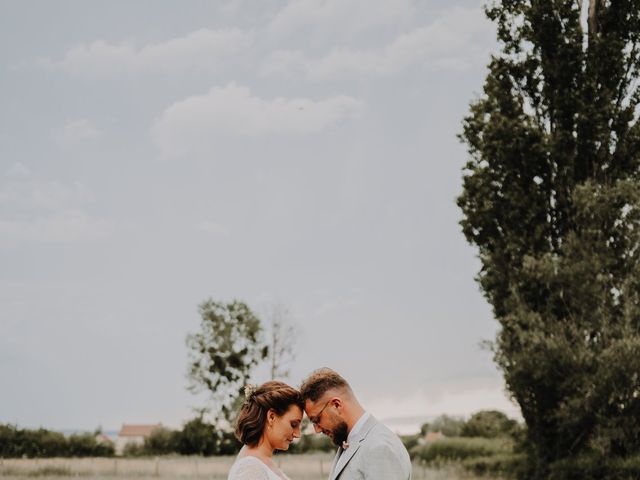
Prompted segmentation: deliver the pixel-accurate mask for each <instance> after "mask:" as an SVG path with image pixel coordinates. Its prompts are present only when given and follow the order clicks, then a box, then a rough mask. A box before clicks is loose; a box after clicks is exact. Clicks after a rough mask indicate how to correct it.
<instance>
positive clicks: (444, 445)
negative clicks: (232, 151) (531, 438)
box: [412, 437, 513, 464]
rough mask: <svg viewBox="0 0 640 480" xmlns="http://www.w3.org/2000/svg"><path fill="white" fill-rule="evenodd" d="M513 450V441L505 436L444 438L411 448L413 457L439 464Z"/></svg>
mask: <svg viewBox="0 0 640 480" xmlns="http://www.w3.org/2000/svg"><path fill="white" fill-rule="evenodd" d="M512 451H513V442H512V441H511V440H510V439H506V438H460V437H457V438H444V439H442V440H437V441H435V442H433V443H429V444H427V445H419V446H417V447H415V448H414V449H413V450H412V454H413V457H416V458H418V459H420V460H424V461H425V462H426V463H427V464H440V463H448V462H454V461H460V460H464V459H466V458H473V457H489V456H493V455H497V454H505V453H506V454H508V453H512Z"/></svg>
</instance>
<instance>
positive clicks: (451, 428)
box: [420, 415, 465, 437]
mask: <svg viewBox="0 0 640 480" xmlns="http://www.w3.org/2000/svg"><path fill="white" fill-rule="evenodd" d="M464 424H465V421H464V419H463V418H460V417H451V416H449V415H440V416H438V417H436V418H435V419H434V420H433V421H432V422H430V423H425V424H424V425H422V427H420V431H421V432H422V431H424V433H425V434H426V433H427V432H441V433H442V434H443V435H444V436H446V437H459V436H460V433H461V432H462V427H463V426H464Z"/></svg>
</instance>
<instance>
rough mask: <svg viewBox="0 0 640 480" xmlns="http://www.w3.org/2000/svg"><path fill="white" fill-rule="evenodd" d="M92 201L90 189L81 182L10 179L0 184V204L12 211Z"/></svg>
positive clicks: (52, 208) (53, 208)
mask: <svg viewBox="0 0 640 480" xmlns="http://www.w3.org/2000/svg"><path fill="white" fill-rule="evenodd" d="M91 201H93V194H92V193H91V191H90V190H89V189H88V188H87V187H86V186H84V185H83V184H81V183H78V182H76V183H73V184H71V185H63V184H61V183H60V182H56V181H41V180H36V179H33V180H29V181H10V182H6V183H5V184H3V185H2V186H0V205H2V207H4V208H6V209H9V210H10V211H11V212H13V213H31V212H33V211H41V210H47V211H56V210H68V209H74V208H76V207H78V206H79V205H82V204H86V203H89V202H91Z"/></svg>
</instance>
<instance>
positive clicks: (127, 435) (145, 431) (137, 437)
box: [115, 423, 162, 455]
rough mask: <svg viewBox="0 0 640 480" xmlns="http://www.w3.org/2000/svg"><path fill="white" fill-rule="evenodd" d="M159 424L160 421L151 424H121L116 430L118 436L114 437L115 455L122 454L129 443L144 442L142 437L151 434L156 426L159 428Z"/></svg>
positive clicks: (138, 443) (140, 443) (139, 443)
mask: <svg viewBox="0 0 640 480" xmlns="http://www.w3.org/2000/svg"><path fill="white" fill-rule="evenodd" d="M161 426H162V424H161V423H156V424H152V425H132V424H126V423H124V424H122V428H121V429H120V431H119V432H118V437H117V438H116V445H115V450H116V455H122V453H123V452H124V447H126V446H127V445H129V444H134V445H142V444H144V439H145V438H147V437H148V436H149V435H151V432H153V431H154V430H155V429H156V428H160V427H161Z"/></svg>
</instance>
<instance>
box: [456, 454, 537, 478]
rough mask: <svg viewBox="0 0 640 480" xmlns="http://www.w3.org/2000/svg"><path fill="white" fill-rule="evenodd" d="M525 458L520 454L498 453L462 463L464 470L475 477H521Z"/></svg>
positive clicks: (468, 459)
mask: <svg viewBox="0 0 640 480" xmlns="http://www.w3.org/2000/svg"><path fill="white" fill-rule="evenodd" d="M525 461H526V457H525V455H523V454H520V453H498V454H495V455H491V456H489V457H472V458H467V459H465V460H463V461H462V467H463V468H464V469H465V470H468V471H470V472H473V473H474V474H475V475H491V476H504V477H512V478H514V477H522V474H523V473H524V471H525Z"/></svg>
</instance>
